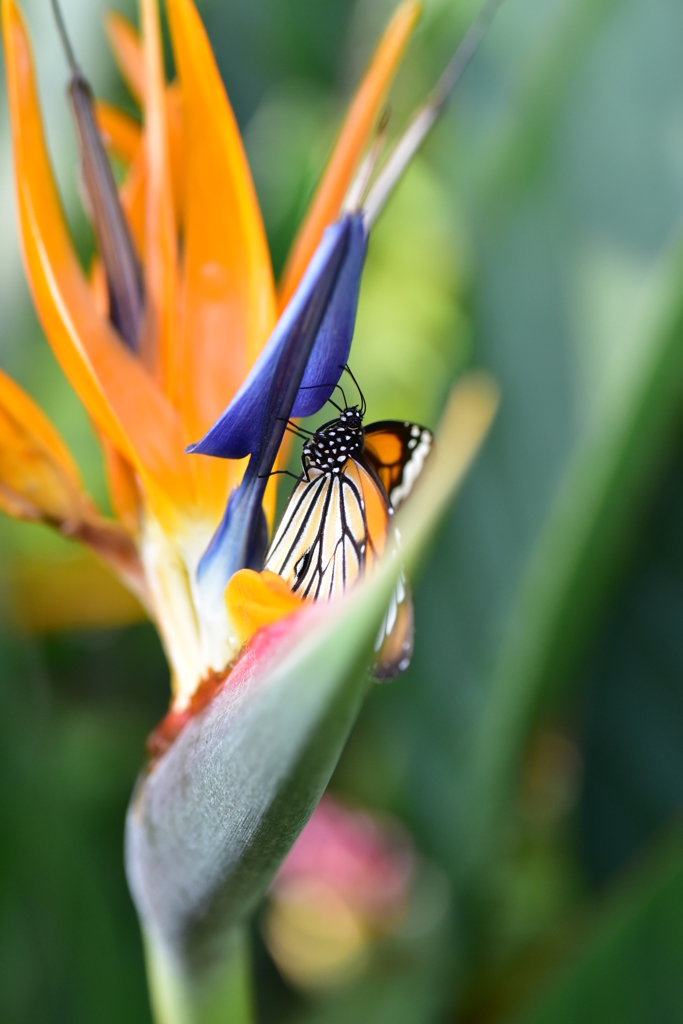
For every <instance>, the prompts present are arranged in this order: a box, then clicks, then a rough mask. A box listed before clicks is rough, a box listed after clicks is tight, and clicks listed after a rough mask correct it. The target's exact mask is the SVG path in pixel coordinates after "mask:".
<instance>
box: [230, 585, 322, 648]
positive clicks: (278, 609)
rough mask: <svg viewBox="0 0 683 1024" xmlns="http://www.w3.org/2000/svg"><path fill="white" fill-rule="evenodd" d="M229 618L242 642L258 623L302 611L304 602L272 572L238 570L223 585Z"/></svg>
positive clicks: (259, 624)
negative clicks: (225, 584) (224, 586)
mask: <svg viewBox="0 0 683 1024" xmlns="http://www.w3.org/2000/svg"><path fill="white" fill-rule="evenodd" d="M225 604H226V607H227V610H228V617H229V619H230V622H231V623H232V625H233V626H234V628H235V630H236V632H237V636H238V637H239V639H240V642H241V643H243V644H244V643H246V642H247V640H249V639H250V638H251V637H252V636H253V635H254V633H255V632H256V630H257V629H260V628H261V626H270V625H271V624H272V623H273V622H278V621H279V620H280V619H283V618H284V617H285V616H286V615H291V614H292V613H293V612H298V611H301V609H302V608H303V607H304V602H303V601H302V599H301V598H300V597H299V595H298V594H293V593H292V591H291V590H290V589H289V587H288V586H287V584H286V583H285V581H284V580H283V579H282V577H281V576H278V575H277V574H276V573H274V572H268V571H267V570H266V571H265V572H254V571H253V570H252V569H240V571H239V572H236V573H235V574H234V576H232V577H231V578H230V580H229V582H228V585H227V586H226V588H225Z"/></svg>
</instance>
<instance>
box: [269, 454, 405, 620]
mask: <svg viewBox="0 0 683 1024" xmlns="http://www.w3.org/2000/svg"><path fill="white" fill-rule="evenodd" d="M309 476H310V480H306V479H305V478H302V479H301V480H300V481H299V482H298V483H297V485H296V487H295V488H294V491H293V492H292V496H291V497H290V499H289V504H288V505H287V508H286V510H285V514H284V516H283V518H282V522H281V523H280V526H279V528H278V531H277V533H276V535H275V537H274V539H273V543H272V545H271V548H270V551H269V552H268V556H267V559H266V564H265V568H266V569H269V570H271V572H276V573H278V575H279V576H282V578H283V579H284V580H286V581H287V583H288V584H289V585H290V587H291V588H292V590H294V591H295V592H296V593H299V594H301V595H302V597H309V598H313V599H314V600H320V599H323V600H329V599H330V598H332V597H334V596H336V595H338V594H342V593H343V592H344V590H345V589H346V588H347V587H348V586H350V585H351V584H353V583H355V581H356V580H357V579H358V578H359V576H361V575H362V573H363V572H364V571H365V569H366V567H367V566H368V565H369V564H371V562H372V561H373V560H374V558H376V557H377V555H378V554H380V553H381V551H382V550H383V548H384V542H385V537H386V533H387V522H388V519H389V510H388V508H387V506H386V502H385V501H384V498H383V495H382V493H381V490H380V488H379V487H378V486H377V484H376V482H375V480H374V479H373V477H372V475H371V473H369V472H368V471H367V470H366V469H365V468H364V467H363V466H362V465H360V464H359V463H357V462H355V461H354V460H353V459H349V460H348V462H347V463H346V465H345V466H344V471H343V473H341V474H339V475H338V476H332V475H330V474H327V473H323V472H321V471H320V470H318V469H315V468H311V469H310V470H309Z"/></svg>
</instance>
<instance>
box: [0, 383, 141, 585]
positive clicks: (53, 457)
mask: <svg viewBox="0 0 683 1024" xmlns="http://www.w3.org/2000/svg"><path fill="white" fill-rule="evenodd" d="M0 509H1V510H2V511H3V512H5V513H7V514H8V515H10V516H13V517H14V518H16V519H25V520H29V521H32V522H43V523H47V524H49V525H50V526H54V527H55V528H56V529H58V530H59V531H60V532H61V533H63V534H64V535H65V536H66V537H70V538H73V539H74V540H78V541H80V542H81V543H82V544H86V545H87V546H88V547H90V548H91V549H92V550H93V551H94V552H95V553H96V554H97V555H98V557H99V558H101V559H102V560H103V561H104V562H106V563H107V564H108V565H109V567H110V568H111V569H113V570H114V571H115V572H116V573H117V574H118V575H119V576H120V577H121V578H122V579H123V580H124V581H125V582H126V584H127V585H128V586H129V587H130V588H131V589H132V590H133V591H134V592H135V593H136V594H138V596H140V597H142V598H143V600H144V595H145V584H144V579H143V575H142V567H141V565H140V560H139V558H138V555H137V551H136V549H135V546H134V544H133V543H132V541H131V539H130V537H129V536H128V535H127V534H126V533H125V532H124V531H123V530H122V529H121V527H120V526H118V525H117V524H116V523H112V522H110V521H108V520H106V519H104V518H103V517H102V516H101V515H100V513H99V512H98V511H97V509H96V507H95V505H94V504H93V502H92V501H91V500H90V498H89V497H88V495H87V494H86V493H85V490H84V489H83V484H82V482H81V478H80V475H79V473H78V470H77V468H76V466H75V464H74V462H73V459H72V458H71V455H70V454H69V451H68V449H67V448H66V445H65V444H64V442H63V441H62V439H61V437H60V436H59V434H58V433H57V431H56V430H55V428H54V427H53V426H52V424H51V423H50V421H49V420H48V419H47V418H46V417H45V416H44V415H43V413H42V412H41V410H40V409H39V408H38V406H37V405H36V404H35V402H34V401H33V399H31V398H29V396H28V395H27V394H26V393H25V392H24V391H22V389H21V388H20V387H18V386H17V385H16V384H15V383H14V381H12V380H10V378H9V377H7V376H6V375H5V374H4V373H2V372H1V371H0Z"/></svg>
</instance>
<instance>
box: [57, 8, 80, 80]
mask: <svg viewBox="0 0 683 1024" xmlns="http://www.w3.org/2000/svg"><path fill="white" fill-rule="evenodd" d="M52 12H53V14H54V16H55V21H56V23H57V31H58V32H59V38H60V39H61V41H62V46H63V47H64V53H65V54H66V59H67V61H68V64H69V68H70V70H71V74H72V75H74V76H75V75H81V69H80V66H79V63H78V61H77V60H76V54H75V53H74V48H73V46H72V45H71V40H70V39H69V33H68V32H67V30H66V22H65V21H64V15H63V14H62V9H61V7H60V6H59V0H52Z"/></svg>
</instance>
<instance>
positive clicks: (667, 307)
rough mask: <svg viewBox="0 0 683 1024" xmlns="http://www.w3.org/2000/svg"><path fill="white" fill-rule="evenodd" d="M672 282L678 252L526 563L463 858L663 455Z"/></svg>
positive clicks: (575, 641)
mask: <svg viewBox="0 0 683 1024" xmlns="http://www.w3.org/2000/svg"><path fill="white" fill-rule="evenodd" d="M681 280H683V249H679V250H677V251H675V252H674V253H673V254H671V255H669V256H667V257H666V258H665V259H664V260H663V261H662V265H661V266H660V267H659V268H657V270H656V271H655V272H654V274H653V275H652V278H651V283H652V285H653V288H652V291H651V293H650V294H649V296H648V301H647V302H646V311H645V312H644V313H643V315H642V318H641V320H640V323H639V324H638V327H637V329H636V331H635V334H636V342H635V344H633V353H632V356H631V359H630V360H628V359H627V358H626V357H625V358H624V363H625V366H624V367H622V372H621V373H620V374H619V375H618V376H617V375H615V376H614V377H613V378H611V379H610V383H609V390H608V393H606V394H604V395H603V396H602V400H601V402H600V403H599V404H598V405H597V408H596V412H595V414H594V415H593V417H591V418H590V419H589V420H588V422H587V424H586V428H585V430H584V432H583V436H582V437H581V439H580V441H579V443H578V444H577V446H576V448H575V451H574V454H573V456H572V458H571V459H570V460H569V463H568V466H567V468H566V471H565V474H564V478H563V480H562V482H561V485H560V488H559V491H558V494H557V496H556V499H555V502H554V504H553V506H552V507H551V510H550V514H549V515H548V518H547V520H546V523H545V526H544V528H543V530H542V531H541V533H540V536H539V538H538V540H537V542H536V545H535V548H534V550H533V552H532V555H531V558H530V559H529V562H528V563H527V567H526V570H525V573H524V575H523V577H522V580H521V584H520V586H519V589H518V591H517V596H516V599H515V602H514V605H513V610H512V614H511V616H510V619H509V622H508V625H507V630H506V634H505V637H504V639H503V643H502V645H501V648H500V650H499V651H498V654H497V659H496V665H495V668H494V671H493V675H492V681H491V688H490V691H489V693H488V695H487V700H486V704H485V706H484V712H483V715H482V719H481V724H480V731H479V735H478V738H477V740H478V742H477V747H476V751H475V755H474V758H475V759H474V765H473V775H474V778H473V785H472V793H471V809H472V818H471V819H470V829H471V833H470V834H471V847H470V850H469V855H470V857H471V864H475V863H476V862H477V861H478V860H479V858H480V857H481V855H482V853H483V851H484V850H485V848H486V847H490V843H491V837H492V836H493V835H495V832H496V827H497V822H499V821H500V818H501V813H502V811H503V806H504V804H505V802H506V800H507V798H508V796H509V793H510V785H511V780H512V779H514V777H515V775H514V770H515V766H516V764H517V762H518V759H519V756H520V754H521V752H522V748H523V744H524V741H525V737H526V736H527V735H528V732H529V728H530V726H531V723H532V721H533V719H534V717H535V714H536V713H537V711H538V709H539V707H541V706H542V704H543V702H544V701H547V700H548V698H549V696H550V695H551V694H552V693H553V692H556V690H557V686H558V684H559V683H560V682H561V681H564V680H565V679H566V678H567V673H568V671H569V669H570V668H574V667H575V664H576V656H577V652H580V651H581V650H582V649H583V646H584V643H585V640H586V637H587V635H588V634H589V631H590V628H591V626H592V624H593V623H594V621H595V619H596V616H597V615H598V614H599V613H600V611H601V610H602V607H603V602H604V599H605V596H606V594H607V593H609V590H610V587H611V584H612V580H613V578H614V571H615V566H616V565H618V564H619V562H620V560H621V559H622V558H623V554H624V551H625V550H626V548H627V543H628V541H629V540H630V539H631V537H632V535H633V531H634V529H635V527H636V526H637V524H638V522H639V518H638V516H639V512H640V511H641V510H642V507H643V503H644V501H645V499H646V498H647V497H648V495H649V494H650V493H651V489H652V486H653V483H654V482H655V481H656V480H657V478H658V476H659V474H660V473H661V470H662V466H663V463H664V461H665V458H666V455H667V453H668V452H670V451H671V446H672V443H673V435H674V429H675V426H676V424H677V421H678V411H679V409H680V405H681V401H682V400H683V345H682V344H681V338H682V337H683V292H682V290H681V284H680V282H681ZM627 347H628V346H627V345H625V346H624V348H627ZM606 390H607V389H606Z"/></svg>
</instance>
